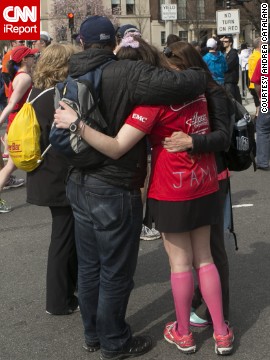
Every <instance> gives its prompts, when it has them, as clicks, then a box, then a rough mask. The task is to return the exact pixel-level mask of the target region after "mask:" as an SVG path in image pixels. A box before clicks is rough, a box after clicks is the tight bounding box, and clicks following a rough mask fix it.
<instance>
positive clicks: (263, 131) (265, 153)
mask: <svg viewBox="0 0 270 360" xmlns="http://www.w3.org/2000/svg"><path fill="white" fill-rule="evenodd" d="M256 132H257V137H256V146H257V151H256V157H257V165H258V166H260V167H263V168H268V167H269V160H270V112H269V111H268V113H267V114H264V113H262V112H261V110H260V112H259V115H258V117H257V121H256Z"/></svg>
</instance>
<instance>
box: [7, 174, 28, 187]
mask: <svg viewBox="0 0 270 360" xmlns="http://www.w3.org/2000/svg"><path fill="white" fill-rule="evenodd" d="M24 183H25V181H24V179H17V178H16V176H13V175H10V177H9V179H8V181H7V182H6V184H5V186H4V188H3V190H8V189H11V188H17V187H20V186H22V185H24Z"/></svg>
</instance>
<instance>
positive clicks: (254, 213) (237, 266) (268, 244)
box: [0, 169, 270, 360]
mask: <svg viewBox="0 0 270 360" xmlns="http://www.w3.org/2000/svg"><path fill="white" fill-rule="evenodd" d="M16 175H17V176H22V177H24V176H25V175H24V173H23V172H21V171H17V172H16ZM269 180H270V172H264V171H257V172H256V173H254V172H253V170H252V169H249V170H246V171H244V172H241V173H234V174H232V178H231V183H232V193H233V195H232V197H233V204H234V206H236V205H237V206H239V207H235V208H234V221H235V230H236V233H237V237H238V244H239V250H238V251H235V249H234V241H233V238H232V236H230V235H228V234H227V235H226V246H227V250H228V254H229V259H230V278H231V319H230V320H231V323H232V325H233V327H234V331H235V338H236V340H235V352H234V353H233V355H232V356H231V357H232V358H234V359H237V360H257V359H258V360H264V359H265V360H266V359H269V350H270V345H269V339H268V334H269V330H270V321H269V319H270V273H269V268H270V238H269V233H270V221H269V218H270V217H269V215H270V201H269V198H270V194H269V190H268V189H269ZM2 196H3V198H4V199H6V200H7V201H8V202H9V203H10V204H11V205H12V206H13V211H12V212H11V213H8V214H0V304H1V306H0V359H1V360H86V359H88V360H92V359H93V360H94V359H98V358H99V353H98V352H97V353H94V354H90V353H87V352H85V351H84V350H83V349H82V344H83V327H82V322H81V317H80V313H75V314H73V315H70V316H63V317H53V316H49V315H47V314H46V313H45V273H46V259H47V251H48V246H49V238H50V215H49V211H48V210H47V209H46V208H41V207H36V206H32V205H29V204H27V203H26V202H25V188H24V187H22V188H18V189H14V190H8V191H4V192H3V194H2ZM244 205H245V206H244ZM169 276H170V274H169V265H168V260H167V256H166V254H165V252H164V249H163V245H162V242H161V240H156V241H151V242H146V241H142V242H141V244H140V253H139V261H138V267H137V272H136V276H135V283H136V286H135V289H134V291H133V292H132V296H131V298H130V303H129V307H128V313H127V320H128V322H129V323H130V324H131V327H132V329H133V331H134V333H137V334H142V333H147V334H150V335H151V336H152V337H153V339H154V348H153V350H152V351H151V352H149V353H148V354H146V355H144V356H142V357H141V359H142V360H163V359H164V360H165V359H166V360H168V359H169V360H170V359H186V355H184V354H182V353H180V352H179V350H177V348H176V347H175V346H173V345H170V344H168V343H166V342H165V341H164V340H163V328H164V324H165V323H166V322H168V321H172V320H174V319H175V315H174V311H173V302H172V295H171V290H170V283H169ZM194 332H195V339H196V342H197V345H198V352H197V353H195V354H194V355H190V357H192V358H193V359H207V360H212V359H216V358H217V355H216V354H215V353H214V341H213V339H212V328H211V327H209V328H206V329H201V330H197V329H194Z"/></svg>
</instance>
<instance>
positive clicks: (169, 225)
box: [148, 192, 220, 233]
mask: <svg viewBox="0 0 270 360" xmlns="http://www.w3.org/2000/svg"><path fill="white" fill-rule="evenodd" d="M217 194H218V193H217V192H214V193H212V194H210V195H206V196H203V197H200V198H198V199H193V200H186V201H161V200H155V199H148V205H149V208H150V211H151V214H152V216H153V219H154V222H155V228H156V229H157V230H158V231H160V232H164V233H178V232H186V231H190V230H194V229H196V228H199V227H201V226H205V225H213V224H217V223H218V222H219V220H220V219H219V211H218V195H217Z"/></svg>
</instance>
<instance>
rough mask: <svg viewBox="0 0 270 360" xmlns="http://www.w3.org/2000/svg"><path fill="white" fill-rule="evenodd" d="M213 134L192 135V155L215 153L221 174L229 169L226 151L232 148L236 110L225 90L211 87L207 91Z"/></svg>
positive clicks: (217, 86) (219, 87)
mask: <svg viewBox="0 0 270 360" xmlns="http://www.w3.org/2000/svg"><path fill="white" fill-rule="evenodd" d="M206 98H207V103H208V112H209V119H210V127H211V133H209V134H207V135H198V134H191V137H192V142H193V149H192V151H191V153H192V154H196V153H197V154H198V153H203V152H214V153H215V157H216V163H217V171H218V173H221V172H222V171H223V170H225V169H226V168H227V165H226V159H225V156H224V151H227V150H228V149H229V147H230V143H231V136H232V129H233V124H234V109H233V106H232V103H231V101H230V99H229V97H228V96H227V94H226V92H225V91H224V89H223V88H222V87H221V86H219V85H216V86H211V87H209V88H208V89H207V91H206Z"/></svg>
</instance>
